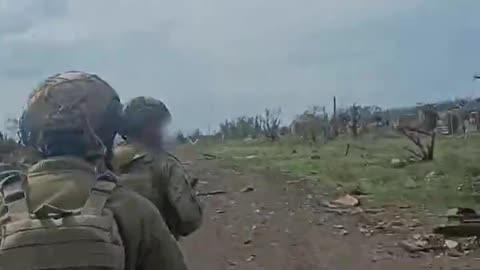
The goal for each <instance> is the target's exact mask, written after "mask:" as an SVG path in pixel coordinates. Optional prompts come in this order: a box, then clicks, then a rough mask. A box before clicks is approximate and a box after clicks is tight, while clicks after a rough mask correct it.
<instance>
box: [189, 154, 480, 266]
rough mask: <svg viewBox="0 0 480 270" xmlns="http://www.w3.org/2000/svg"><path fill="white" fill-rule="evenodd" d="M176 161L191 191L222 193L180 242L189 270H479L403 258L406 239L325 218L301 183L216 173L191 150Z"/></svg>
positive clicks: (469, 262)
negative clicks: (188, 174)
mask: <svg viewBox="0 0 480 270" xmlns="http://www.w3.org/2000/svg"><path fill="white" fill-rule="evenodd" d="M180 157H181V158H182V159H183V160H184V161H186V163H187V164H189V165H188V167H189V169H190V170H191V171H192V173H193V174H195V175H196V176H198V177H199V178H200V184H199V186H198V189H199V190H201V191H215V190H222V191H226V192H227V193H226V194H220V195H214V196H210V197H202V200H203V202H204V203H205V206H206V211H205V220H204V224H203V227H202V228H201V229H200V230H199V231H198V232H196V233H195V234H194V235H192V236H191V237H189V238H187V239H184V240H182V241H181V245H182V248H183V250H184V252H185V256H186V259H187V261H188V264H189V266H190V269H197V270H207V269H208V270H225V269H241V270H250V269H265V270H270V269H271V270H278V269H284V270H312V269H340V270H341V269H389V270H400V269H402V270H403V269H480V261H479V260H477V259H476V258H475V257H476V256H475V254H470V255H468V256H467V257H461V258H454V257H452V256H448V255H435V254H433V253H421V254H409V253H407V252H405V251H404V250H403V249H401V248H399V247H398V245H397V243H398V242H399V241H400V240H403V239H405V237H407V234H410V233H411V232H403V233H390V234H382V233H380V234H374V235H372V236H368V237H367V236H365V235H364V234H362V233H361V232H360V231H359V229H358V222H359V220H358V218H356V217H352V216H350V215H337V214H333V213H327V212H326V211H325V209H324V208H322V207H320V206H319V201H321V200H322V198H321V195H319V194H315V193H314V192H312V190H313V189H310V188H309V187H308V186H307V185H306V184H305V183H302V182H294V183H290V184H288V183H287V182H286V181H285V177H284V176H281V175H277V174H273V173H266V174H264V175H257V174H253V173H252V174H244V173H239V172H236V171H233V170H231V169H225V168H220V166H218V165H217V163H216V161H215V160H204V159H202V158H200V157H199V156H198V155H197V154H196V153H195V152H194V151H193V150H191V149H190V150H183V151H182V152H181V153H180ZM252 189H253V190H252ZM242 191H244V192H242ZM245 191H246V192H245ZM477 255H478V254H477ZM477 257H478V256H477Z"/></svg>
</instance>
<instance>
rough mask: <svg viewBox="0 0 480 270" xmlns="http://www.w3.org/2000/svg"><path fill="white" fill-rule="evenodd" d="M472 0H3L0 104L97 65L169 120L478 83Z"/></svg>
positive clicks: (433, 95)
mask: <svg viewBox="0 0 480 270" xmlns="http://www.w3.org/2000/svg"><path fill="white" fill-rule="evenodd" d="M479 12H480V1H478V0H457V1H451V0H425V1H420V0H402V1H399V0H342V1H338V0H329V1H327V0H295V1H292V0H171V1H170V0H101V1H100V0H75V1H73V0H70V1H68V0H0V89H1V90H0V91H1V94H2V96H1V99H0V115H2V116H3V117H6V116H12V115H18V114H19V112H20V110H21V108H22V106H23V104H24V103H25V99H26V96H27V95H28V93H29V92H30V91H31V90H32V88H33V87H34V86H35V85H37V84H38V83H39V82H40V81H41V80H42V79H43V78H46V77H47V76H49V75H52V74H54V73H58V72H61V71H66V70H72V69H73V70H83V71H89V72H94V73H97V74H98V75H100V76H101V77H102V78H104V79H105V80H106V81H108V82H109V83H110V84H111V85H112V86H113V87H114V88H116V89H117V91H118V92H119V94H120V95H121V97H122V100H123V101H125V100H128V99H129V98H131V97H134V96H138V95H148V96H152V97H156V98H159V99H162V100H164V101H165V102H166V103H167V105H168V106H169V107H170V109H171V111H172V112H173V114H174V126H175V128H182V129H186V130H189V129H193V128H195V127H201V128H203V129H206V128H207V127H208V126H209V125H210V126H211V127H212V128H213V127H214V126H216V125H217V123H218V122H220V121H222V119H224V118H225V117H234V116H239V115H242V114H253V113H256V112H259V111H261V110H263V108H265V107H282V108H283V111H284V114H285V115H287V116H292V115H294V114H297V113H301V112H302V111H303V110H304V109H305V107H307V106H308V105H311V104H318V105H325V104H327V105H330V103H331V99H332V96H333V95H336V96H337V97H338V99H339V102H340V103H341V104H343V105H347V104H351V103H353V102H357V103H361V104H378V105H381V106H401V105H409V104H414V103H415V102H417V101H436V100H441V99H445V98H453V97H457V96H480V82H477V83H474V82H473V81H472V75H473V74H474V73H475V72H477V71H478V72H480V17H479V16H478V14H479Z"/></svg>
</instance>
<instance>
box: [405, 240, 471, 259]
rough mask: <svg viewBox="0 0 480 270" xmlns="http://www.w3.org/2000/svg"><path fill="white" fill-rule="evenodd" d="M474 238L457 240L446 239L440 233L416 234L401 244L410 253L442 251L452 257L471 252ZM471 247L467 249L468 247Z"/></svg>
mask: <svg viewBox="0 0 480 270" xmlns="http://www.w3.org/2000/svg"><path fill="white" fill-rule="evenodd" d="M472 240H473V241H474V239H472V238H463V239H457V240H451V239H445V238H444V237H443V236H441V235H438V234H426V235H421V234H416V235H413V236H412V237H411V239H409V240H405V241H401V242H400V243H399V246H401V247H402V248H403V249H405V250H406V251H408V252H409V253H418V252H429V251H441V252H442V254H444V255H448V256H450V257H462V256H464V255H466V254H468V253H469V250H471V248H472V246H470V244H471V243H473V242H472ZM467 247H468V248H470V249H466V248H467Z"/></svg>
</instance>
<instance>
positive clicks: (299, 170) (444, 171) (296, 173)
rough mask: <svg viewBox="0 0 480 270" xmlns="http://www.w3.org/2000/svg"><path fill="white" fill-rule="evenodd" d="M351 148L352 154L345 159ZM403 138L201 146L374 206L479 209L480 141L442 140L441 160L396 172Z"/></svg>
mask: <svg viewBox="0 0 480 270" xmlns="http://www.w3.org/2000/svg"><path fill="white" fill-rule="evenodd" d="M347 143H350V145H351V148H350V153H349V155H348V156H345V149H346V145H347ZM407 145H410V143H409V141H407V140H406V139H403V138H375V139H373V138H359V139H356V140H351V139H347V138H343V139H342V138H340V139H337V140H335V141H332V142H329V143H328V144H325V145H320V144H307V143H303V142H300V141H298V140H288V139H285V140H282V141H280V142H275V143H271V142H264V141H262V142H239V141H233V142H228V143H225V144H209V145H203V146H198V147H199V148H200V149H199V150H200V151H201V152H203V153H210V154H214V155H216V156H217V157H218V158H219V159H220V160H221V162H222V163H223V164H224V165H225V166H229V167H232V168H234V169H236V170H243V171H247V170H256V171H258V170H260V171H262V170H265V169H274V170H279V171H281V172H283V173H288V174H289V175H291V176H292V177H294V178H308V179H311V180H312V183H314V185H316V186H318V188H321V189H324V190H327V191H328V192H334V193H343V192H350V191H352V190H361V191H363V192H365V193H368V194H370V195H371V198H372V200H373V202H374V203H379V204H385V203H390V204H391V203H394V204H396V203H398V204H405V203H406V204H419V205H425V206H427V207H429V208H438V209H444V208H448V207H455V206H459V205H462V206H473V205H475V203H476V197H475V196H474V195H473V192H472V189H471V181H472V178H473V177H474V176H478V175H480V136H473V137H471V138H469V139H468V140H463V139H457V138H442V137H439V138H438V140H437V146H436V149H435V160H434V161H432V162H419V163H414V164H410V165H408V166H406V167H404V168H393V167H392V165H391V160H392V159H394V158H399V159H406V158H407V157H408V153H407V152H406V151H405V150H404V149H403V148H404V146H407Z"/></svg>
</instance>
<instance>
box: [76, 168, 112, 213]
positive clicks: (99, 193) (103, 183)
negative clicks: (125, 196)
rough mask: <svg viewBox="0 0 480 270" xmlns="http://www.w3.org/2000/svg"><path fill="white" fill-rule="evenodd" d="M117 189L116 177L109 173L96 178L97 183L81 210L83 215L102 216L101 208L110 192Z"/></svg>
mask: <svg viewBox="0 0 480 270" xmlns="http://www.w3.org/2000/svg"><path fill="white" fill-rule="evenodd" d="M116 187H117V177H116V176H115V175H114V174H113V173H111V172H105V173H104V174H102V175H100V176H99V177H98V178H97V182H96V183H95V185H94V186H93V187H92V189H91V190H90V196H89V197H88V199H87V201H86V202H85V205H84V206H83V209H82V211H81V213H82V214H84V215H95V216H100V215H102V211H103V208H104V207H105V203H106V202H107V200H108V198H110V195H111V194H112V191H113V190H114V189H115V188H116Z"/></svg>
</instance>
